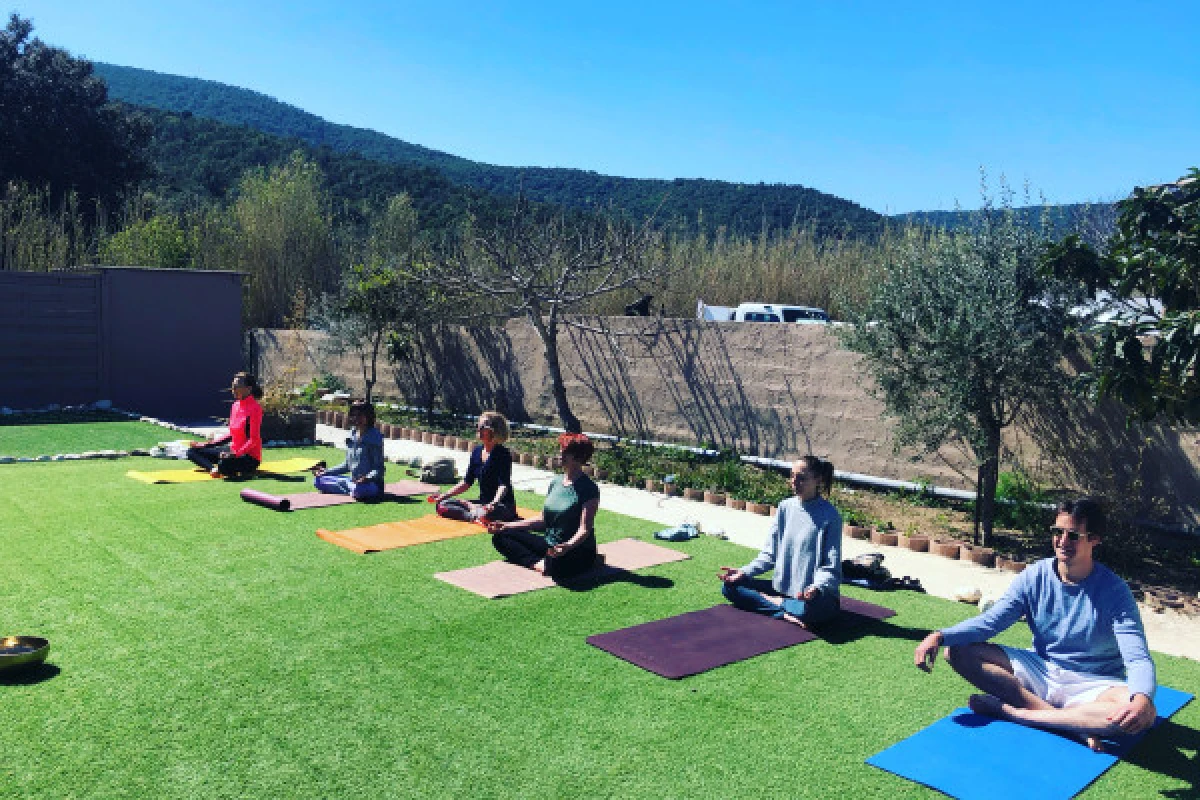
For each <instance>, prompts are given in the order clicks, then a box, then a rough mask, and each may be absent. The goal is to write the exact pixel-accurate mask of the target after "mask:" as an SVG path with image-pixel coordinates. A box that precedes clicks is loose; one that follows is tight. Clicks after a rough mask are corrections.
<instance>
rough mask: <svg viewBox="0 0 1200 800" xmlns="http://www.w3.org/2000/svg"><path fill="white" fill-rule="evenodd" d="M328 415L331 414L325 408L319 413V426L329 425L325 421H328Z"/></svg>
mask: <svg viewBox="0 0 1200 800" xmlns="http://www.w3.org/2000/svg"><path fill="white" fill-rule="evenodd" d="M328 414H329V412H328V411H326V410H325V409H323V408H322V409H321V410H320V411H318V412H317V424H318V425H328V424H329V423H328V422H326V421H325V420H326V419H327V415H328Z"/></svg>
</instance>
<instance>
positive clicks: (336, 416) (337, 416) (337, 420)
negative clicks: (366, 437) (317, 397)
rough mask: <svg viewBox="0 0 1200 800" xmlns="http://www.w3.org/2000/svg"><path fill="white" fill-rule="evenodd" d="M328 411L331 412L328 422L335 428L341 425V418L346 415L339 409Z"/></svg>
mask: <svg viewBox="0 0 1200 800" xmlns="http://www.w3.org/2000/svg"><path fill="white" fill-rule="evenodd" d="M330 413H331V416H332V417H333V419H332V420H330V422H329V424H330V425H332V426H333V427H335V428H340V427H342V418H343V417H345V416H346V415H345V414H343V413H342V412H340V411H333V412H330Z"/></svg>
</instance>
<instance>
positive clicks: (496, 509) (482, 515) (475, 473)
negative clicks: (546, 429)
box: [433, 411, 517, 522]
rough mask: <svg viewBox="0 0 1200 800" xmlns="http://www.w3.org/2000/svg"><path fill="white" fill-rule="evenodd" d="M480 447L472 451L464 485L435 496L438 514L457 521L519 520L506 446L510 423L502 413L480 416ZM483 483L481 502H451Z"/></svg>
mask: <svg viewBox="0 0 1200 800" xmlns="http://www.w3.org/2000/svg"><path fill="white" fill-rule="evenodd" d="M475 430H476V433H478V434H479V441H480V444H477V445H476V446H475V449H474V450H472V451H471V460H470V462H469V463H468V465H467V472H466V475H464V476H463V479H462V481H461V482H460V483H458V484H457V485H455V486H452V487H451V488H449V489H447V490H446V491H445V492H442V493H441V494H435V495H433V500H434V502H436V503H437V512H438V514H440V515H442V516H443V517H454V518H456V519H469V520H471V521H475V520H478V519H488V520H495V521H500V522H505V521H508V520H512V519H516V518H517V508H516V504H515V502H514V500H513V488H512V453H511V452H510V451H509V449H508V448H507V447H505V446H504V443H505V442H506V441H508V420H507V419H505V418H504V415H503V414H501V413H500V412H499V411H485V412H483V413H482V414H480V415H479V424H478V425H476V428H475ZM475 481H479V500H478V501H477V502H471V501H464V500H451V499H450V498H452V497H455V496H456V495H460V494H462V493H463V492H465V491H466V490H467V489H470V488H471V486H472V485H474V483H475Z"/></svg>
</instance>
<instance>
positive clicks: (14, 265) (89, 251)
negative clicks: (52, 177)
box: [0, 183, 97, 272]
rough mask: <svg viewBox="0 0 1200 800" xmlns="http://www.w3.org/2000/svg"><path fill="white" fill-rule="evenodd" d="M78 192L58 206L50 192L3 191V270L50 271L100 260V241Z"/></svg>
mask: <svg viewBox="0 0 1200 800" xmlns="http://www.w3.org/2000/svg"><path fill="white" fill-rule="evenodd" d="M93 230H94V226H93V225H92V224H91V223H89V221H88V219H87V217H86V216H85V214H84V213H83V209H82V208H81V207H80V203H79V198H78V197H77V196H76V195H75V193H73V192H71V193H68V194H67V195H66V196H65V197H64V198H63V199H62V200H61V201H59V202H55V201H54V200H52V198H51V197H50V193H49V191H47V190H45V189H31V188H29V187H27V186H24V185H22V184H15V183H10V184H8V185H7V186H4V187H2V188H0V270H9V271H20V272H49V271H51V270H62V269H70V268H72V267H78V266H82V265H85V264H90V263H92V262H94V261H95V257H96V246H97V245H96V238H95V236H94V234H93Z"/></svg>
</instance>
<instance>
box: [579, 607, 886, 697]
mask: <svg viewBox="0 0 1200 800" xmlns="http://www.w3.org/2000/svg"><path fill="white" fill-rule="evenodd" d="M842 611H843V614H842V617H841V619H840V620H839V622H838V625H839V627H841V628H844V627H845V626H847V625H854V624H855V623H856V622H862V621H864V620H865V619H866V618H869V619H886V618H887V617H891V616H894V615H895V613H896V612H895V611H892V610H891V609H890V608H883V607H882V606H877V605H875V604H874V603H864V602H863V601H861V600H854V599H853V598H850V597H843V598H842ZM847 612H848V613H847ZM856 617H857V619H855V618H856ZM816 638H817V635H816V634H815V633H813V632H812V631H810V630H806V629H805V628H801V627H800V626H798V625H793V624H791V623H790V622H784V621H783V620H778V619H772V618H771V617H766V616H763V615H761V614H755V613H752V612H749V611H741V610H739V609H736V608H734V607H733V606H731V605H719V606H713V607H712V608H706V609H704V610H703V611H689V612H688V613H686V614H680V615H679V616H677V617H668V618H667V619H660V620H655V621H654V622H647V623H645V624H643V625H635V626H633V627H632V628H623V629H621V630H618V631H611V632H609V633H600V634H596V635H595V636H589V637H588V638H587V643H588V644H590V645H592V646H593V647H598V648H600V649H601V650H604V651H607V652H609V653H612V654H613V655H614V656H616V657H617V658H620V659H623V660H625V661H628V662H629V663H630V664H634V665H636V666H639V667H641V668H642V669H645V670H649V671H650V672H653V673H655V674H656V675H661V676H663V677H664V678H671V679H678V678H686V677H687V676H688V675H697V674H699V673H701V672H707V671H708V670H710V669H715V668H716V667H723V666H725V665H726V664H732V663H734V662H736V661H743V660H745V659H747V658H753V657H754V656H759V655H762V654H763V653H770V652H771V651H773V650H781V649H783V648H785V647H791V646H792V645H797V644H803V643H804V642H810V641H812V640H813V639H816Z"/></svg>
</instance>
